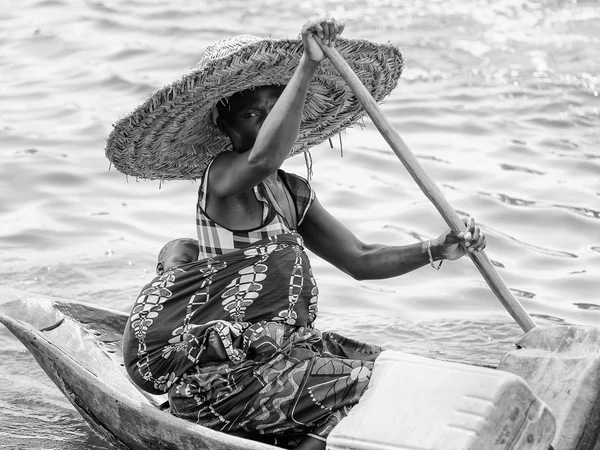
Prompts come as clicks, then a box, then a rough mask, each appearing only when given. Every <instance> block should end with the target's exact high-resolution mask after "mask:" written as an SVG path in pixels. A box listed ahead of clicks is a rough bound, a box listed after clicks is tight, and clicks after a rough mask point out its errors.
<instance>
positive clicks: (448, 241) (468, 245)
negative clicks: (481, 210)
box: [431, 217, 486, 261]
mask: <svg viewBox="0 0 600 450" xmlns="http://www.w3.org/2000/svg"><path fill="white" fill-rule="evenodd" d="M463 222H464V223H465V225H466V226H467V229H466V230H465V231H461V232H460V233H459V232H457V231H450V230H447V231H446V232H444V233H442V235H441V236H440V237H438V238H437V239H435V242H433V241H432V243H431V244H432V247H434V248H435V249H436V250H437V253H438V258H436V259H448V260H450V261H454V260H456V259H458V258H460V257H462V256H464V255H465V254H466V253H467V251H468V252H471V253H473V252H479V251H481V250H483V249H484V248H485V245H486V240H485V234H484V233H483V231H481V229H480V228H479V227H478V226H477V225H475V220H474V219H473V218H472V217H469V218H468V219H463ZM460 244H464V245H460Z"/></svg>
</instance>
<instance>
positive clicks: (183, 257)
mask: <svg viewBox="0 0 600 450" xmlns="http://www.w3.org/2000/svg"><path fill="white" fill-rule="evenodd" d="M198 252H199V249H198V241H197V240H196V239H189V238H180V239H174V240H172V241H170V242H167V244H166V245H165V246H164V247H163V248H162V249H161V250H160V252H159V254H158V264H156V273H157V275H162V273H163V272H165V271H167V270H171V269H172V268H174V267H177V266H181V265H182V264H187V263H191V262H193V261H196V260H197V259H198Z"/></svg>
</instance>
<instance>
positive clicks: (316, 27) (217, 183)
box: [208, 19, 344, 197]
mask: <svg viewBox="0 0 600 450" xmlns="http://www.w3.org/2000/svg"><path fill="white" fill-rule="evenodd" d="M343 28H344V25H343V24H338V23H337V22H336V21H335V20H332V19H329V20H327V19H321V20H318V21H311V22H307V23H306V24H305V25H304V27H303V28H302V40H303V44H304V54H303V55H302V58H301V59H300V63H299V64H298V67H297V68H296V70H295V72H294V74H293V76H292V78H291V80H290V82H289V83H288V84H287V86H286V87H285V89H284V90H283V92H282V94H281V96H280V97H279V99H278V100H277V102H276V103H275V105H274V106H273V108H272V110H271V111H270V113H269V114H268V115H267V116H266V117H265V118H264V122H263V123H262V126H261V127H260V131H259V132H258V135H257V137H256V141H255V143H254V146H253V147H252V149H251V150H249V151H247V152H245V153H241V154H240V153H233V152H226V153H224V154H221V155H219V156H218V157H217V158H216V159H215V161H214V162H213V164H212V166H211V169H210V177H209V180H208V182H209V189H210V192H211V194H212V195H215V196H217V197H229V196H234V195H237V194H241V193H243V192H248V191H249V190H250V189H252V188H253V187H254V186H256V185H257V184H258V183H260V182H261V181H262V180H264V179H265V178H266V177H267V176H269V175H270V174H272V173H274V172H275V171H277V169H279V167H280V166H281V165H282V164H283V162H284V161H285V159H286V158H287V157H288V156H289V154H290V151H291V149H292V147H293V145H294V143H295V141H296V139H297V136H298V131H299V128H300V121H301V119H302V112H303V109H304V103H305V101H306V94H307V92H308V86H309V83H310V80H311V78H312V76H313V74H314V71H315V70H316V68H317V67H318V65H319V63H320V62H321V61H322V60H323V59H324V57H325V56H324V54H323V52H322V50H321V48H320V47H319V45H318V44H317V42H316V41H315V39H314V35H315V34H316V35H318V36H319V37H320V38H321V39H322V40H323V41H324V42H330V45H332V44H333V42H334V41H335V38H336V37H337V36H338V35H339V34H340V33H341V32H342V30H343Z"/></svg>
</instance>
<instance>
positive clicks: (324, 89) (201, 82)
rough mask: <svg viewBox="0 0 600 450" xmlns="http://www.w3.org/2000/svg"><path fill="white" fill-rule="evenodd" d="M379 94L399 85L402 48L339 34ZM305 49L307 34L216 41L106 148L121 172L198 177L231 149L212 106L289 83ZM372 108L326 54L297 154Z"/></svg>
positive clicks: (122, 124)
mask: <svg viewBox="0 0 600 450" xmlns="http://www.w3.org/2000/svg"><path fill="white" fill-rule="evenodd" d="M336 48H337V49H338V51H339V52H340V53H341V54H342V55H343V56H344V58H346V60H347V61H348V63H349V64H350V66H351V67H352V68H353V70H354V71H355V72H356V74H357V75H358V77H359V78H360V79H361V81H362V82H363V84H364V85H365V86H366V87H367V89H368V90H369V91H370V92H371V94H372V95H373V98H374V99H375V100H376V101H378V102H379V101H381V100H382V99H383V98H384V97H385V96H386V95H388V94H389V93H390V92H391V91H392V89H394V88H395V87H396V84H397V82H398V78H399V77H400V74H401V73H402V67H403V59H402V54H401V53H400V51H399V50H398V49H397V48H396V47H394V46H393V45H390V44H385V45H384V44H375V43H372V42H369V41H366V40H359V39H344V38H338V39H337V40H336ZM302 53H303V46H302V40H301V39H264V38H258V37H254V36H245V35H243V36H237V37H235V38H232V39H228V40H224V41H219V42H217V43H215V44H212V45H211V46H209V47H208V48H207V49H206V51H205V52H204V54H203V55H202V58H201V60H200V62H199V63H198V64H197V65H196V67H194V68H193V69H192V70H191V71H190V72H189V73H188V74H187V75H185V76H183V78H181V79H180V80H178V81H175V82H174V83H172V84H171V85H169V86H165V87H164V88H162V89H160V90H158V91H156V92H155V93H154V94H152V95H151V96H150V97H149V98H148V99H147V100H146V101H145V102H144V103H143V104H142V105H140V106H139V107H138V108H137V109H136V110H135V111H133V112H132V113H131V114H129V115H128V116H126V117H125V118H123V119H121V120H119V121H118V122H117V123H115V124H114V128H113V130H112V132H111V134H110V136H109V137H108V140H107V144H106V156H107V158H108V159H109V160H110V161H111V162H112V164H114V166H115V167H116V168H117V169H118V170H119V171H120V172H122V173H124V174H127V175H130V176H134V177H139V178H148V179H161V180H169V179H196V178H199V177H201V176H202V173H203V171H204V169H205V168H206V166H207V164H208V163H209V162H210V160H211V159H212V158H213V157H214V156H215V155H217V154H219V153H221V152H224V151H230V150H231V143H230V142H229V138H228V137H227V136H226V135H225V134H224V133H222V132H221V131H220V130H219V129H218V128H217V126H216V125H215V124H214V123H213V120H212V117H211V112H212V110H213V108H214V107H215V105H216V104H217V103H218V102H219V101H220V100H222V99H224V98H227V97H230V96H231V95H233V94H235V93H236V92H239V91H243V90H246V89H250V88H253V87H258V86H265V85H284V84H287V83H288V82H289V80H290V78H291V77H292V74H293V73H294V70H295V69H296V67H297V66H298V63H299V61H300V57H301V56H302ZM364 114H365V112H364V110H363V108H362V106H361V105H360V104H359V102H358V99H357V98H356V97H355V95H354V94H353V93H352V92H351V91H350V89H349V88H348V86H347V85H346V83H345V81H344V80H343V79H342V78H341V77H340V75H339V74H338V73H337V71H336V70H335V68H334V67H333V66H332V65H331V63H330V62H329V61H328V60H327V59H325V60H324V61H322V62H321V64H320V65H319V67H318V68H317V70H316V72H315V74H314V76H313V78H312V80H311V82H310V86H309V90H308V94H307V98H306V103H305V106H304V112H303V116H302V122H301V124H300V131H299V133H298V138H297V140H296V143H295V144H294V147H293V148H292V151H291V153H290V156H291V155H294V154H297V153H300V152H302V151H304V150H307V149H309V148H310V147H312V146H314V145H317V144H320V143H321V142H323V141H325V140H326V139H328V138H330V137H331V136H334V135H335V134H337V133H339V132H340V131H341V130H343V129H344V128H346V127H348V126H350V125H352V124H354V123H356V122H357V121H358V120H360V119H361V118H362V117H363V116H364Z"/></svg>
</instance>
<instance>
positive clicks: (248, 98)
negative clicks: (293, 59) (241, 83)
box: [217, 86, 284, 153]
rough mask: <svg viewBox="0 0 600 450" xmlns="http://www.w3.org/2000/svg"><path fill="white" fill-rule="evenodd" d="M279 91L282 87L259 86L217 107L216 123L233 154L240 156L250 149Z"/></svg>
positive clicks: (232, 97)
mask: <svg viewBox="0 0 600 450" xmlns="http://www.w3.org/2000/svg"><path fill="white" fill-rule="evenodd" d="M283 89H284V86H261V87H257V88H255V89H253V90H246V91H242V92H238V93H237V94H234V95H232V96H231V97H229V99H228V100H227V102H226V103H225V104H220V105H219V107H218V108H219V118H218V119H217V120H218V122H217V123H219V122H220V124H219V126H220V128H221V129H222V130H223V131H225V132H226V133H227V134H228V135H229V138H230V139H231V143H232V145H233V149H234V151H236V152H238V153H244V152H246V151H248V150H250V149H251V148H252V147H253V146H254V142H255V141H256V136H258V132H259V130H260V127H262V124H263V122H264V121H265V119H266V118H267V115H268V114H269V113H270V112H271V109H272V108H273V106H274V105H275V103H276V102H277V100H278V99H279V96H280V95H281V93H282V92H283Z"/></svg>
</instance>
